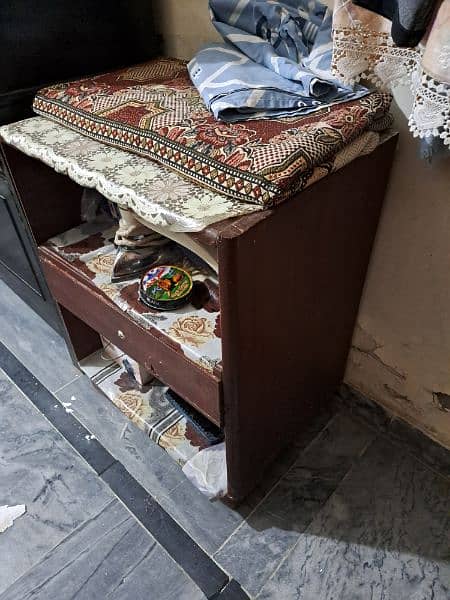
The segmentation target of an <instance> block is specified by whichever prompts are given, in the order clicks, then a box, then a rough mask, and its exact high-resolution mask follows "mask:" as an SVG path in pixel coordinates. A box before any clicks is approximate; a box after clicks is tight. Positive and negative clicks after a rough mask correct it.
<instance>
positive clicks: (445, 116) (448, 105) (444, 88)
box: [332, 23, 450, 146]
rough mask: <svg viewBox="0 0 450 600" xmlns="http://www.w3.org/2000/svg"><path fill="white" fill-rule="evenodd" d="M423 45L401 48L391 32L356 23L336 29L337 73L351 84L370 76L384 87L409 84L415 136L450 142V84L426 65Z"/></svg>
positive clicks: (377, 84) (368, 79)
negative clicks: (412, 100)
mask: <svg viewBox="0 0 450 600" xmlns="http://www.w3.org/2000/svg"><path fill="white" fill-rule="evenodd" d="M422 56H423V50H422V49H421V48H398V47H397V46H395V45H394V42H393V41H392V38H391V37H390V35H388V34H387V33H378V32H375V31H371V30H369V29H367V28H365V27H363V26H362V25H361V24H360V23H356V25H355V27H346V28H342V29H335V30H334V31H333V66H332V69H333V74H334V75H335V76H336V77H337V78H338V79H340V80H341V81H343V82H344V83H347V84H354V83H357V82H359V81H360V80H367V81H369V82H371V83H372V84H374V85H375V86H376V87H377V88H380V89H382V90H392V89H393V88H394V87H396V86H398V85H408V86H409V87H410V89H411V91H412V93H413V95H414V105H413V110H412V113H411V116H410V118H409V128H410V131H411V132H412V133H413V135H414V136H415V137H420V138H424V137H428V136H434V137H439V138H441V139H442V140H443V143H444V144H445V145H447V146H450V129H449V128H450V86H449V85H448V84H446V83H440V82H438V81H436V80H435V79H434V78H433V77H431V75H429V74H428V73H426V71H425V70H424V69H423V67H422Z"/></svg>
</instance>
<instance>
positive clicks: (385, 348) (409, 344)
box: [154, 0, 450, 448]
mask: <svg viewBox="0 0 450 600" xmlns="http://www.w3.org/2000/svg"><path fill="white" fill-rule="evenodd" d="M154 4H155V6H156V7H157V11H158V22H159V23H160V31H161V33H162V34H163V36H164V40H165V52H166V54H169V55H172V56H177V57H180V58H190V57H191V56H192V55H193V54H194V53H195V51H196V50H197V49H198V48H199V47H200V46H201V45H202V44H204V43H205V42H207V41H210V40H213V39H217V34H216V32H215V30H214V29H213V27H212V26H211V24H210V21H209V15H208V10H207V5H208V2H207V0H187V1H185V2H180V1H179V0H156V1H155V3H154ZM411 103H412V98H411V95H410V93H409V92H408V90H407V89H398V90H397V91H396V94H395V103H394V112H395V116H396V126H397V128H398V129H399V131H400V134H401V135H400V142H399V147H398V151H397V156H396V160H395V164H394V167H393V173H392V177H391V181H390V185H389V190H388V194H387V197H386V202H385V208H384V211H383V214H382V218H381V223H380V227H379V231H378V236H377V239H376V243H375V247H374V251H373V255H372V261H371V264H370V268H369V273H368V277H367V282H366V286H365V291H364V295H363V299H362V302H361V307H360V312H359V316H358V323H357V326H356V329H355V333H354V339H353V344H352V349H351V352H350V355H349V360H348V365H347V371H346V381H347V382H348V383H349V384H350V385H351V386H352V387H355V388H356V389H358V390H360V391H362V392H363V393H364V394H366V395H368V396H369V397H371V398H372V399H374V400H375V401H376V402H378V403H379V404H381V405H383V406H384V407H386V408H387V409H388V410H389V411H391V412H392V413H394V414H395V415H398V416H400V417H402V418H403V419H405V420H406V421H408V422H409V423H411V424H412V425H414V426H415V427H417V428H419V429H420V430H422V431H424V432H425V433H426V434H427V435H429V436H430V437H431V438H433V439H435V440H436V441H438V442H440V443H441V444H442V445H444V446H446V447H448V448H450V160H446V161H443V162H441V163H436V164H433V165H432V166H429V165H428V164H426V163H425V162H423V161H422V160H421V159H420V158H419V155H418V148H417V146H418V144H417V141H416V140H414V139H413V138H412V136H411V135H410V134H409V132H408V129H407V118H406V116H405V115H407V114H408V110H409V108H410V106H411Z"/></svg>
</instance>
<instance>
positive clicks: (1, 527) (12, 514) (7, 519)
mask: <svg viewBox="0 0 450 600" xmlns="http://www.w3.org/2000/svg"><path fill="white" fill-rule="evenodd" d="M26 510H27V508H26V506H25V504H17V506H8V505H7V504H5V505H4V506H0V533H3V532H4V531H6V530H7V529H8V527H11V525H12V524H13V523H14V520H15V519H17V518H18V517H21V516H22V515H23V514H24V513H25V511H26Z"/></svg>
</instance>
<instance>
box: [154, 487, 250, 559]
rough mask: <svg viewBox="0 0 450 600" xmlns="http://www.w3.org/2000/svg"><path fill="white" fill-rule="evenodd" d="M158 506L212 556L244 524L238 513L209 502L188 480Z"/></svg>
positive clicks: (225, 506) (218, 503) (220, 503)
mask: <svg viewBox="0 0 450 600" xmlns="http://www.w3.org/2000/svg"><path fill="white" fill-rule="evenodd" d="M160 503H161V506H162V507H163V508H164V510H165V511H167V512H168V513H169V514H170V515H171V517H172V518H173V519H175V521H177V523H179V524H180V525H181V526H182V527H183V529H185V531H187V532H188V534H189V535H190V536H191V537H192V538H193V539H194V540H195V541H196V543H197V544H198V545H199V546H200V547H201V548H203V549H204V550H205V551H206V552H207V553H208V554H213V553H214V552H215V551H216V550H217V549H218V548H219V546H221V545H222V544H223V543H224V542H225V540H226V539H227V538H228V537H229V536H230V535H231V534H232V533H233V531H234V530H235V529H236V528H237V527H239V525H240V524H241V523H242V521H243V517H242V516H241V515H240V514H239V512H238V511H236V510H233V509H232V508H230V507H229V506H227V505H226V504H225V503H224V502H222V501H220V500H216V501H211V500H208V498H207V497H206V496H205V495H204V494H202V493H201V492H199V490H198V489H197V488H196V487H194V486H193V485H192V484H191V483H190V482H189V481H187V480H186V483H185V484H184V485H180V486H178V487H177V488H175V489H174V490H173V491H172V492H171V493H170V494H169V495H168V496H166V497H165V498H162V499H161V501H160Z"/></svg>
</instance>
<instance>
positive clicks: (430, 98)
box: [408, 72, 450, 149]
mask: <svg viewBox="0 0 450 600" xmlns="http://www.w3.org/2000/svg"><path fill="white" fill-rule="evenodd" d="M408 123H409V129H410V130H411V131H412V133H413V135H414V137H420V138H425V137H429V136H433V137H439V138H440V139H441V140H442V141H443V143H444V145H445V146H448V147H449V149H450V85H448V84H445V83H439V82H438V81H436V80H435V79H433V77H431V76H430V75H428V74H427V73H425V72H423V74H422V78H421V80H420V82H419V84H418V85H417V87H416V89H415V100H414V106H413V110H412V113H411V116H410V117H409V121H408Z"/></svg>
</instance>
